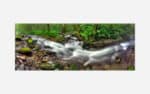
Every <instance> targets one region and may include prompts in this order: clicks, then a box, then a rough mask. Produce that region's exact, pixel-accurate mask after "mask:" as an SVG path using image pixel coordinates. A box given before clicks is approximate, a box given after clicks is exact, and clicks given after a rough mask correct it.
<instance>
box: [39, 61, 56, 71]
mask: <svg viewBox="0 0 150 94" xmlns="http://www.w3.org/2000/svg"><path fill="white" fill-rule="evenodd" d="M39 68H40V69H42V70H53V66H52V65H51V64H49V63H40V64H39Z"/></svg>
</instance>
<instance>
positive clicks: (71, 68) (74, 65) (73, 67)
mask: <svg viewBox="0 0 150 94" xmlns="http://www.w3.org/2000/svg"><path fill="white" fill-rule="evenodd" d="M70 70H78V66H77V65H76V64H71V65H70Z"/></svg>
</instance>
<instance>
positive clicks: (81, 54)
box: [30, 35, 135, 66]
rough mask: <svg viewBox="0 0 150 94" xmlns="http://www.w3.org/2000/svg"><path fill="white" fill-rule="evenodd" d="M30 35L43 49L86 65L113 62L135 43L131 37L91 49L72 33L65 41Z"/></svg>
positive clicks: (67, 59) (63, 58)
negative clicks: (59, 41) (85, 46)
mask: <svg viewBox="0 0 150 94" xmlns="http://www.w3.org/2000/svg"><path fill="white" fill-rule="evenodd" d="M30 37H31V38H32V39H33V40H34V41H36V44H37V45H40V46H41V49H43V50H46V51H49V52H53V53H56V56H57V57H58V58H61V59H62V60H64V61H69V60H73V61H77V62H81V63H84V66H87V65H89V64H92V63H99V64H104V63H107V62H109V63H113V62H114V61H115V60H116V58H117V57H120V56H123V55H124V54H125V53H126V52H127V51H128V50H129V49H131V48H132V47H134V45H135V43H134V40H132V39H131V40H128V41H125V42H121V43H116V44H115V45H111V46H108V47H105V48H102V49H99V50H97V49H96V50H90V49H84V48H83V45H84V42H83V41H79V40H78V39H77V38H76V37H74V36H71V35H67V36H65V38H67V39H68V40H67V41H66V42H65V43H58V42H54V41H51V40H47V39H45V38H42V37H38V36H34V35H30Z"/></svg>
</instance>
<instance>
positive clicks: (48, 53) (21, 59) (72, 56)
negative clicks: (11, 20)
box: [15, 23, 135, 71]
mask: <svg viewBox="0 0 150 94" xmlns="http://www.w3.org/2000/svg"><path fill="white" fill-rule="evenodd" d="M15 70H16V71H23V70H24V71H25V70H27V71H32V70H34V71H73V70H75V71H80V70H82V71H87V70H88V71H92V70H97V71H102V70H105V71H106V70H107V71H109V70H110V71H111V70H120V71H121V70H124V71H125V70H126V71H134V70H135V24H133V23H110V24H108V23H107V24H106V23H95V24H94V23H78V24H71V23H68V24H67V23H65V24H64V23H58V24H57V23H55V24H54V23H45V24H44V23H42V24H40V23H35V24H33V23H32V24H30V23H16V24H15Z"/></svg>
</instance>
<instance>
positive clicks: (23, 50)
mask: <svg viewBox="0 0 150 94" xmlns="http://www.w3.org/2000/svg"><path fill="white" fill-rule="evenodd" d="M18 52H19V53H22V54H31V53H32V51H31V49H30V48H28V47H24V48H21V49H19V50H18Z"/></svg>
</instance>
